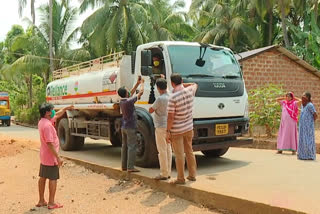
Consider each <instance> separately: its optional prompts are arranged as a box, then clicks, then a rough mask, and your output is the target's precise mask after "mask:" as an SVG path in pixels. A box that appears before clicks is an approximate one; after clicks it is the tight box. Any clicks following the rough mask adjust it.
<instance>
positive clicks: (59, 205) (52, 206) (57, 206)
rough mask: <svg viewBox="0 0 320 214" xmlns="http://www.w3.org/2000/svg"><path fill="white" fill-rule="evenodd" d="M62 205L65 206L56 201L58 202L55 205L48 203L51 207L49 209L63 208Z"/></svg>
mask: <svg viewBox="0 0 320 214" xmlns="http://www.w3.org/2000/svg"><path fill="white" fill-rule="evenodd" d="M62 207H63V205H61V204H58V203H56V204H54V205H48V209H49V210H52V209H57V208H62Z"/></svg>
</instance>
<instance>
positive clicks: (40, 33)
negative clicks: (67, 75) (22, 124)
mask: <svg viewBox="0 0 320 214" xmlns="http://www.w3.org/2000/svg"><path fill="white" fill-rule="evenodd" d="M52 3H53V4H52V14H53V15H52V17H53V21H52V26H53V27H52V28H53V57H50V58H53V59H54V63H53V65H54V69H58V68H61V67H63V66H64V65H65V63H66V60H65V59H66V58H67V57H68V56H70V44H71V42H72V41H73V40H74V39H75V36H76V33H77V32H78V29H74V27H73V23H74V21H75V20H76V17H77V14H78V12H77V9H76V8H73V7H71V6H70V1H69V0H62V1H59V2H58V1H56V0H53V1H52ZM39 14H40V25H39V26H33V27H32V28H30V31H32V32H31V34H33V35H28V37H23V36H22V37H20V38H17V39H16V41H15V43H14V44H13V48H14V50H20V49H22V50H24V51H25V52H26V54H25V55H24V56H22V57H20V58H19V59H17V60H16V61H15V62H14V63H13V64H12V65H11V69H10V70H11V71H12V72H13V71H15V70H25V71H29V70H30V72H31V73H32V72H35V71H41V73H42V76H43V78H44V80H45V83H47V82H48V80H49V76H50V70H49V60H48V59H50V58H49V51H48V46H49V38H50V35H49V34H50V33H49V32H50V25H49V24H48V23H49V21H48V20H49V16H50V12H49V3H47V4H44V5H41V6H40V8H39ZM29 23H30V25H31V26H32V22H31V21H30V20H29ZM45 65H47V66H45ZM39 67H41V68H42V69H40V70H39V69H36V68H39ZM30 68H32V69H30Z"/></svg>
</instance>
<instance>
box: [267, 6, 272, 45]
mask: <svg viewBox="0 0 320 214" xmlns="http://www.w3.org/2000/svg"><path fill="white" fill-rule="evenodd" d="M268 13H269V23H268V25H269V27H268V45H271V44H272V36H273V14H272V10H270V11H269V12H268Z"/></svg>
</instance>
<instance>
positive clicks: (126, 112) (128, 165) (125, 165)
mask: <svg viewBox="0 0 320 214" xmlns="http://www.w3.org/2000/svg"><path fill="white" fill-rule="evenodd" d="M140 84H141V87H140V91H139V93H138V94H137V95H134V93H135V92H136V90H137V88H138V86H139V85H140ZM143 88H144V81H143V79H142V78H141V77H140V76H139V78H138V81H137V83H136V84H135V86H134V87H133V88H132V89H131V91H128V90H127V89H126V88H125V87H121V88H119V89H118V95H119V96H120V97H121V100H120V109H121V112H122V126H121V133H122V149H121V163H122V171H128V172H139V170H138V169H135V168H134V164H135V159H136V144H137V139H136V128H137V119H136V113H135V107H134V103H135V102H136V101H137V100H138V99H140V97H141V96H142V94H143V90H144V89H143Z"/></svg>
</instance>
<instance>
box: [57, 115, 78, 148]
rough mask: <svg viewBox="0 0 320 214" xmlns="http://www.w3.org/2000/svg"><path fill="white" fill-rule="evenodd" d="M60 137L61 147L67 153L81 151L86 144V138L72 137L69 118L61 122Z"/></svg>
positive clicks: (59, 126) (59, 125)
mask: <svg viewBox="0 0 320 214" xmlns="http://www.w3.org/2000/svg"><path fill="white" fill-rule="evenodd" d="M58 137H59V141H60V146H61V148H62V149H63V150H65V151H72V150H80V149H81V148H82V147H83V144H84V137H78V136H72V135H71V133H70V129H69V122H68V119H67V118H63V119H61V120H60V122H59V124H58Z"/></svg>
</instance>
